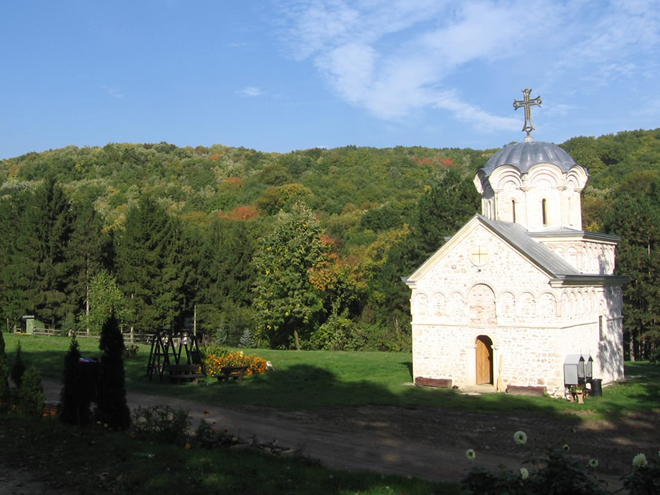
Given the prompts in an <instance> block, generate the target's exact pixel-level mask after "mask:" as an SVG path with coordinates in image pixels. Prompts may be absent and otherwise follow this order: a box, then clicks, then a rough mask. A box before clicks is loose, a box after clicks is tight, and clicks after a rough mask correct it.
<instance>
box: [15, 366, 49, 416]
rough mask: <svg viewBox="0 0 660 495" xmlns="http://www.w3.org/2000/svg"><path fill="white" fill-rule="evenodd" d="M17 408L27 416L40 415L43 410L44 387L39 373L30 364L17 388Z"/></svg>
mask: <svg viewBox="0 0 660 495" xmlns="http://www.w3.org/2000/svg"><path fill="white" fill-rule="evenodd" d="M18 408H19V409H20V410H21V412H23V414H26V415H28V416H41V415H42V414H43V412H44V388H43V385H42V383H41V373H40V372H39V370H38V369H37V368H35V367H34V366H31V367H30V368H29V369H28V370H27V371H26V372H25V373H24V374H23V380H22V381H21V386H20V387H19V389H18Z"/></svg>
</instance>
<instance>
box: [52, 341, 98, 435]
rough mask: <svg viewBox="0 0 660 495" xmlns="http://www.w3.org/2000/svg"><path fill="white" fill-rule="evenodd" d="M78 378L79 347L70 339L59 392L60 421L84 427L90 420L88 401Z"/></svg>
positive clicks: (76, 342) (79, 377)
mask: <svg viewBox="0 0 660 495" xmlns="http://www.w3.org/2000/svg"><path fill="white" fill-rule="evenodd" d="M81 378H82V377H81V376H80V346H79V345H78V341H77V340H76V338H75V337H74V338H72V339H71V344H70V345H69V351H68V352H67V353H66V355H65V356H64V374H63V376H62V381H63V384H62V385H63V386H62V391H61V392H60V404H61V405H60V411H59V413H60V415H59V416H60V420H61V421H62V422H63V423H66V424H70V425H77V426H84V425H86V424H87V423H89V421H90V420H91V410H90V401H89V398H88V397H87V395H86V394H85V390H83V388H82V383H81V382H82V380H81Z"/></svg>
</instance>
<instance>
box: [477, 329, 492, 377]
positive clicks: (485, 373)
mask: <svg viewBox="0 0 660 495" xmlns="http://www.w3.org/2000/svg"><path fill="white" fill-rule="evenodd" d="M492 383H493V342H492V340H490V339H489V338H488V337H486V336H484V335H482V336H480V337H478V338H477V385H484V384H492Z"/></svg>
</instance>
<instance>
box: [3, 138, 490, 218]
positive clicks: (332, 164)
mask: <svg viewBox="0 0 660 495" xmlns="http://www.w3.org/2000/svg"><path fill="white" fill-rule="evenodd" d="M494 151H495V150H489V151H474V150H460V149H443V150H438V149H429V148H403V147H399V148H392V149H375V148H358V147H355V146H348V147H345V148H338V149H332V150H324V149H311V150H305V151H295V152H292V153H287V154H278V153H262V152H258V151H254V150H251V149H245V148H229V147H226V146H221V145H214V146H211V147H210V148H206V147H202V146H198V147H196V148H191V147H187V148H178V147H176V146H174V145H171V144H167V143H161V144H154V145H152V144H108V145H107V146H104V147H103V148H98V147H94V148H77V147H73V146H70V147H67V148H61V149H57V150H51V151H46V152H43V153H30V154H27V155H24V156H21V157H18V158H14V159H10V160H5V161H4V162H3V163H2V166H1V167H0V181H1V184H0V186H1V189H0V193H5V194H6V193H7V192H8V191H11V190H13V189H15V188H26V187H28V182H30V183H35V182H36V181H40V180H42V179H44V178H45V177H55V178H56V180H57V181H58V182H59V183H60V184H61V185H62V186H63V187H64V188H65V189H66V191H67V192H68V193H70V194H71V195H72V197H73V198H74V199H76V200H81V201H83V200H85V201H86V200H90V201H92V202H93V203H94V205H95V208H96V210H97V211H98V212H99V213H100V214H101V215H102V216H103V218H104V219H105V221H106V223H107V224H108V225H109V226H113V225H114V226H119V225H120V224H121V223H122V222H123V216H124V215H125V212H126V208H127V206H130V204H131V203H133V202H135V201H136V200H137V199H138V198H139V197H140V195H142V194H149V195H151V196H152V197H154V198H157V200H158V202H159V204H161V205H162V206H164V207H165V208H166V209H167V210H168V212H170V213H171V214H174V215H177V216H180V217H183V218H185V219H187V220H191V221H194V222H196V223H205V222H207V221H208V220H209V216H213V215H216V216H217V215H218V214H220V215H226V216H229V217H232V218H243V219H245V218H250V217H252V216H255V215H261V216H264V215H272V214H275V213H277V212H278V211H279V210H280V209H281V208H282V207H285V206H286V205H287V204H292V203H294V202H296V201H299V200H302V201H304V202H305V203H306V204H308V205H309V206H310V208H312V209H313V210H314V211H315V212H319V213H322V214H326V215H341V213H342V212H343V211H345V210H346V209H349V210H350V209H355V208H356V209H359V210H361V211H364V212H367V211H369V210H372V209H374V208H377V207H381V206H383V205H385V204H388V205H391V206H392V207H394V208H396V209H398V208H403V207H404V206H405V205H406V204H408V203H410V202H415V201H416V200H417V198H418V197H419V195H420V194H421V193H422V192H423V190H424V186H425V185H429V184H430V183H431V180H432V178H433V177H434V176H435V175H436V174H437V172H438V171H442V170H444V169H446V168H447V167H450V166H451V167H455V168H457V169H458V170H460V171H461V172H465V173H466V174H468V175H471V174H473V173H475V172H476V170H477V169H478V168H479V167H481V166H483V165H484V164H485V162H486V160H487V159H488V157H489V156H490V155H491V154H492V153H493V152H494Z"/></svg>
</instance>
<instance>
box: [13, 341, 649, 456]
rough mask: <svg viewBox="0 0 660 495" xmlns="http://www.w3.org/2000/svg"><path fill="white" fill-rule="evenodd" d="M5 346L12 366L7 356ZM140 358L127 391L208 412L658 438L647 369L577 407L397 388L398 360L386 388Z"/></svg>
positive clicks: (53, 354) (30, 352) (299, 371)
mask: <svg viewBox="0 0 660 495" xmlns="http://www.w3.org/2000/svg"><path fill="white" fill-rule="evenodd" d="M97 345H98V344H97ZM9 347H10V346H8V357H9V361H10V364H11V362H12V361H13V354H12V352H11V348H9ZM23 350H24V352H23V359H24V362H25V363H26V364H27V365H28V366H29V365H32V364H34V365H36V366H37V367H38V368H39V369H40V370H41V372H42V374H43V376H44V378H45V379H49V380H52V381H59V380H60V379H61V374H62V363H63V357H64V352H66V347H65V346H63V347H62V348H61V349H54V350H50V349H49V350H46V349H29V348H28V346H26V345H25V344H24V345H23ZM292 352H293V351H292ZM90 354H91V355H96V356H98V355H99V351H98V349H96V352H94V347H93V346H89V345H88V346H87V347H86V349H84V350H83V355H90ZM147 359H148V353H147V352H145V353H144V354H142V353H141V354H139V355H138V358H137V359H134V360H128V361H126V363H125V364H126V384H127V389H128V390H129V392H131V393H143V394H149V395H158V396H163V397H164V398H166V397H176V398H180V399H189V400H195V401H198V402H200V403H204V404H207V405H209V406H210V405H216V406H224V405H252V406H262V407H269V408H280V409H288V410H314V409H330V408H342V407H359V406H365V405H383V406H400V407H402V408H405V409H408V410H409V409H420V410H422V412H423V413H425V414H426V413H428V417H429V418H430V419H432V418H433V417H435V416H437V415H443V414H446V413H444V412H443V410H453V414H457V411H458V414H459V415H460V414H461V411H465V415H468V414H472V415H474V414H483V415H492V416H493V417H494V421H495V419H496V417H497V416H502V417H514V416H518V415H521V416H520V417H523V416H522V413H519V411H525V412H526V413H528V414H525V415H524V417H525V418H526V419H527V420H530V423H529V424H530V426H529V429H530V430H531V429H532V428H536V429H537V431H542V430H543V427H544V424H545V422H546V421H545V418H547V416H553V417H555V418H557V417H561V418H562V420H561V421H563V424H564V425H565V426H566V428H568V429H571V428H573V427H575V428H578V429H580V431H581V432H583V431H584V433H581V435H583V436H585V437H589V438H592V437H593V442H594V444H596V443H598V442H599V445H600V446H601V447H599V448H602V449H612V450H615V449H617V448H618V449H619V450H621V448H622V446H621V445H617V444H616V442H617V440H616V438H617V436H628V437H630V438H634V439H636V440H639V438H640V437H642V438H643V437H644V435H646V437H647V438H646V440H647V441H648V442H651V443H652V442H656V443H660V439H659V435H660V433H658V432H657V431H656V424H657V414H658V410H660V367H658V366H654V365H652V364H650V363H627V365H626V368H627V369H626V371H627V376H628V380H627V381H626V382H625V383H622V384H619V385H615V386H612V387H606V388H604V390H603V397H595V398H589V399H588V400H587V403H586V404H585V405H583V406H581V405H577V404H574V403H568V402H566V401H563V400H556V399H551V398H548V397H523V396H512V395H508V394H483V395H481V396H468V395H463V394H460V393H458V392H456V391H453V390H442V389H430V388H420V387H413V386H404V385H403V382H404V381H406V380H407V379H408V377H410V378H412V374H411V372H410V368H411V363H410V362H409V361H400V360H398V361H393V362H392V364H393V370H392V377H393V378H392V381H394V382H395V383H387V381H386V380H387V373H386V374H384V375H383V374H382V372H381V375H380V378H378V379H379V380H380V381H377V380H376V379H370V377H369V372H370V371H369V368H368V366H366V365H365V369H364V372H363V373H362V374H357V375H356V374H353V375H352V376H353V378H351V379H349V378H346V376H344V375H341V374H337V373H334V372H333V371H330V370H328V369H325V368H324V367H323V365H312V364H293V365H290V366H288V367H283V368H282V369H279V370H277V371H274V372H269V373H267V374H265V375H261V376H258V377H248V378H246V379H245V381H243V382H242V383H238V382H229V383H224V382H223V383H220V382H217V381H216V380H215V379H213V378H207V379H206V380H202V381H201V382H200V383H199V384H183V385H172V384H170V383H169V381H168V380H167V378H166V379H165V380H163V382H160V381H159V380H158V378H155V379H153V380H152V381H149V380H148V378H147V377H146V364H147ZM356 359H359V353H356ZM388 366H391V365H388ZM404 370H405V371H404ZM383 376H385V380H383ZM356 377H357V378H356ZM165 401H166V399H165V400H164V402H165ZM402 410H403V409H402ZM565 413H572V414H565ZM594 417H602V418H605V419H608V420H609V421H610V423H611V424H610V426H608V428H609V431H607V432H605V431H596V432H589V431H585V430H584V429H582V428H581V427H582V425H583V424H585V423H584V422H585V421H587V420H589V419H590V418H594ZM530 418H531V419H530ZM486 423H487V421H486ZM482 424H483V418H482ZM525 428H527V426H525ZM626 454H627V452H626Z"/></svg>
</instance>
